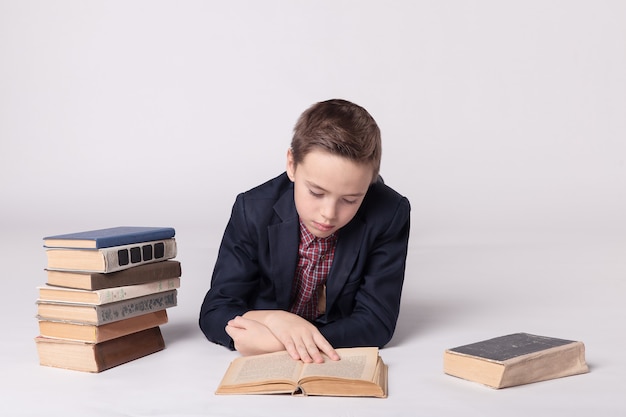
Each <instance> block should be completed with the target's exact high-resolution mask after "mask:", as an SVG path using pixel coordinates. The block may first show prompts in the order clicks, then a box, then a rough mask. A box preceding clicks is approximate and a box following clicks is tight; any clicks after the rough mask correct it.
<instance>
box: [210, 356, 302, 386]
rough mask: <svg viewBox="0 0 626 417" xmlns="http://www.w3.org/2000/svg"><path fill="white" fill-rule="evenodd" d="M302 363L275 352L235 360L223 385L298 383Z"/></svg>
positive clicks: (225, 376)
mask: <svg viewBox="0 0 626 417" xmlns="http://www.w3.org/2000/svg"><path fill="white" fill-rule="evenodd" d="M301 368H302V362H300V361H296V360H293V359H292V358H291V356H289V354H288V353H287V352H284V351H283V352H275V353H269V354H266V355H258V356H249V357H240V358H237V359H235V360H234V361H233V362H232V363H231V365H230V367H229V368H228V371H227V372H226V375H224V379H223V380H222V384H223V385H239V384H243V385H246V384H254V383H258V382H263V381H270V380H274V381H292V382H294V383H295V382H296V381H297V380H298V377H299V375H300V372H301Z"/></svg>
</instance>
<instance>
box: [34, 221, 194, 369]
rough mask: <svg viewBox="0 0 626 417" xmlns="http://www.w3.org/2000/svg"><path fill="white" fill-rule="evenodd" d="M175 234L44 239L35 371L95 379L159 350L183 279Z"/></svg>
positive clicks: (143, 231) (109, 232)
mask: <svg viewBox="0 0 626 417" xmlns="http://www.w3.org/2000/svg"><path fill="white" fill-rule="evenodd" d="M174 235H175V230H174V229H173V228H168V227H114V228H109V229H100V230H91V231H86V232H79V233H71V234H66V235H58V236H50V237H46V238H44V248H45V250H46V255H47V259H48V263H47V268H46V272H47V275H48V279H47V283H46V285H43V286H41V287H38V290H39V298H38V300H37V319H38V320H39V332H40V334H39V336H37V337H36V338H35V342H36V345H37V351H38V354H39V362H40V364H41V365H45V366H53V367H58V368H65V369H74V370H78V371H86V372H101V371H104V370H106V369H109V368H112V367H114V366H117V365H121V364H123V363H126V362H129V361H132V360H135V359H138V358H141V357H143V356H146V355H149V354H152V353H155V352H158V351H160V350H163V349H164V348H165V342H164V340H163V336H162V334H161V329H160V326H161V325H163V324H165V323H167V311H166V309H167V308H170V307H174V306H176V303H177V298H176V296H177V288H179V287H180V277H181V275H182V271H181V265H180V262H178V261H176V260H174V259H173V258H175V257H176V252H177V247H176V241H175V239H174Z"/></svg>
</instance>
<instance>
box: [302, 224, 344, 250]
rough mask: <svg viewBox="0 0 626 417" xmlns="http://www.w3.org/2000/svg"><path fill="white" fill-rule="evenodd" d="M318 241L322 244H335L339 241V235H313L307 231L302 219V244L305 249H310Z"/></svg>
mask: <svg viewBox="0 0 626 417" xmlns="http://www.w3.org/2000/svg"><path fill="white" fill-rule="evenodd" d="M316 240H317V241H320V242H328V243H333V242H334V241H336V240H337V234H336V233H333V234H331V235H330V236H326V237H317V236H315V235H314V234H313V233H311V232H310V231H309V229H307V227H306V225H305V224H304V222H303V221H302V219H300V243H301V244H302V245H304V247H305V248H308V247H309V246H310V245H311V243H313V242H315V241H316Z"/></svg>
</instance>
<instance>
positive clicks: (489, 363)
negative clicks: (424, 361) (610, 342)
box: [444, 341, 589, 389]
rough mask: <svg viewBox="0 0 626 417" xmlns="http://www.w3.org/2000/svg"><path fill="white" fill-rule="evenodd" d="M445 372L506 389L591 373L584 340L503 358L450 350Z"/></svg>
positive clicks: (447, 355)
mask: <svg viewBox="0 0 626 417" xmlns="http://www.w3.org/2000/svg"><path fill="white" fill-rule="evenodd" d="M444 372H445V373H446V374H448V375H451V376H455V377H458V378H462V379H466V380H469V381H474V382H478V383H481V384H483V385H486V386H489V387H491V388H496V389H500V388H507V387H513V386H517V385H524V384H530V383H534V382H541V381H546V380H550V379H556V378H562V377H566V376H573V375H578V374H584V373H587V372H589V367H588V366H587V363H586V361H585V345H584V343H583V342H579V341H572V342H571V343H568V344H565V345H561V346H556V347H552V348H549V349H544V350H541V351H538V352H533V353H529V354H526V355H521V356H517V357H514V358H511V359H507V360H504V361H497V360H493V359H487V358H481V357H478V356H474V355H468V354H464V353H459V352H455V351H454V350H452V349H447V350H446V351H445V352H444Z"/></svg>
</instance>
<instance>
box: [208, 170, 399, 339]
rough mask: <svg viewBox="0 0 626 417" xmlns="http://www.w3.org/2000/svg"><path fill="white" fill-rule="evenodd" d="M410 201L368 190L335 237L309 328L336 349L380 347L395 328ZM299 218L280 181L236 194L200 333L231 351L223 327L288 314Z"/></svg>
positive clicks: (288, 186) (378, 186) (289, 188)
mask: <svg viewBox="0 0 626 417" xmlns="http://www.w3.org/2000/svg"><path fill="white" fill-rule="evenodd" d="M409 223H410V205H409V201H408V200H407V199H406V198H405V197H403V196H401V195H400V194H398V193H397V192H395V191H394V190H392V189H391V188H389V187H388V186H387V185H385V184H383V183H382V181H379V182H377V183H374V184H372V185H371V186H370V187H369V189H368V191H367V194H366V196H365V198H364V200H363V203H362V204H361V207H360V208H359V210H358V212H357V214H356V215H355V216H354V218H353V219H352V220H351V221H350V222H349V223H348V224H347V225H345V226H344V227H343V228H341V229H340V230H339V231H338V240H337V247H336V249H335V258H334V260H333V264H332V266H331V270H330V273H329V275H328V278H327V282H326V312H325V313H324V314H323V315H322V316H321V317H319V318H318V319H317V320H316V321H315V322H314V324H315V325H316V326H317V327H318V328H319V330H320V332H321V333H322V335H323V336H324V337H325V338H326V339H327V340H328V341H329V342H330V344H331V345H332V346H333V347H335V348H339V347H354V346H378V347H383V346H384V345H385V344H387V342H389V340H390V339H391V337H392V336H393V332H394V330H395V327H396V322H397V319H398V314H399V311H400V295H401V293H402V284H403V281H404V270H405V265H406V255H407V247H408V239H409ZM299 238H300V229H299V218H298V213H297V212H296V207H295V203H294V197H293V183H292V182H291V181H290V180H289V178H288V177H287V175H286V173H283V174H281V175H280V176H278V177H276V178H274V179H272V180H270V181H268V182H266V183H265V184H262V185H260V186H258V187H256V188H253V189H252V190H250V191H247V192H245V193H242V194H239V195H238V196H237V198H236V201H235V204H234V206H233V209H232V213H231V218H230V220H229V222H228V225H227V226H226V231H225V232H224V237H223V239H222V243H221V245H220V249H219V252H218V256H217V261H216V264H215V269H214V271H213V276H212V279H211V287H210V289H209V291H208V292H207V294H206V296H205V298H204V302H203V303H202V307H201V311H200V319H199V323H200V328H201V329H202V331H203V332H204V334H205V335H206V337H207V338H208V339H209V340H210V341H212V342H215V343H218V344H221V345H224V346H228V347H229V348H230V349H234V345H233V341H232V339H231V338H230V336H228V334H227V333H226V331H225V330H224V328H225V326H226V323H227V322H228V321H229V320H231V319H232V318H234V317H235V316H237V315H243V314H244V313H246V312H247V311H249V310H288V309H289V307H290V305H291V301H292V300H291V287H292V284H293V281H294V276H295V270H296V265H297V262H298V243H299Z"/></svg>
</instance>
